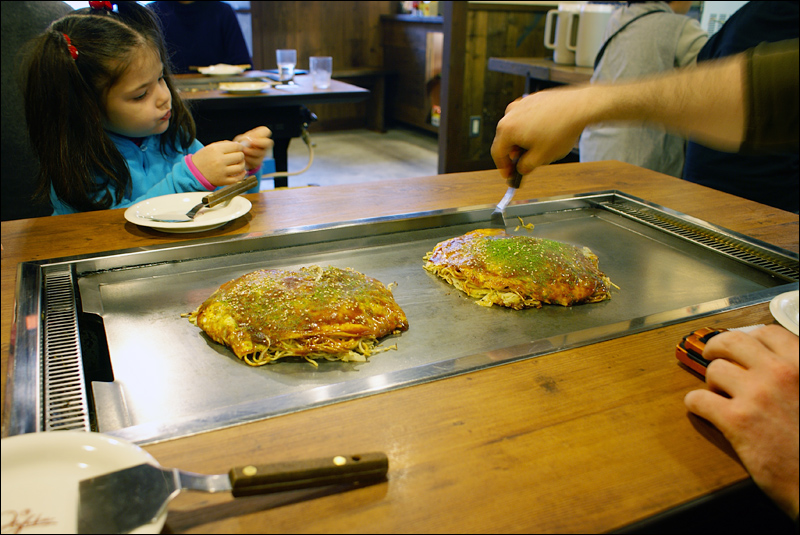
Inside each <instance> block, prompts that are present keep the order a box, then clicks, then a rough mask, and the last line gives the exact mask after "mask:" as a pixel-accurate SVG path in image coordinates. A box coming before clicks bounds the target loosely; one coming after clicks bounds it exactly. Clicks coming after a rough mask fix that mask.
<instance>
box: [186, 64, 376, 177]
mask: <svg viewBox="0 0 800 535" xmlns="http://www.w3.org/2000/svg"><path fill="white" fill-rule="evenodd" d="M266 74H267V73H265V72H261V71H248V72H247V73H246V75H243V76H236V77H224V78H222V77H221V78H212V77H208V76H203V75H199V74H179V75H176V76H175V78H176V85H177V87H178V88H179V89H180V91H181V97H182V98H183V99H184V100H185V101H187V103H188V104H189V106H190V107H191V110H192V115H193V116H194V120H195V123H196V124H197V138H198V139H199V140H200V141H201V142H202V143H203V144H205V145H207V144H209V143H212V142H214V141H220V140H223V139H233V138H234V137H235V136H237V135H239V134H241V133H244V132H246V131H247V130H249V129H251V128H255V127H256V126H261V125H264V126H267V127H268V128H269V129H270V130H272V139H273V140H274V141H275V145H274V147H273V149H272V154H273V157H274V158H275V169H276V171H287V170H288V162H287V159H288V157H287V151H288V149H289V143H290V142H291V140H292V138H295V137H299V136H300V135H301V134H302V131H303V128H304V125H307V124H308V123H310V122H311V121H312V120H313V116H312V114H311V112H309V111H308V109H307V108H306V107H305V106H306V105H310V104H335V103H339V102H360V101H362V100H366V99H367V98H368V97H369V95H370V92H369V90H368V89H364V88H362V87H358V86H355V85H352V84H348V83H345V82H340V81H338V80H331V85H330V87H329V88H327V89H317V88H315V87H314V85H313V83H312V80H311V76H309V75H298V76H295V77H294V82H295V85H293V86H291V89H278V88H274V87H270V88H269V89H266V90H265V91H263V92H262V93H258V94H255V95H250V94H248V95H235V94H229V93H226V92H225V91H220V90H219V89H218V88H217V85H218V83H219V82H220V81H223V80H224V81H243V80H250V81H260V80H261V79H262V78H263V77H264V76H265V75H266ZM263 79H264V80H267V81H271V80H269V79H267V78H263ZM287 185H288V180H287V179H286V177H277V178H275V187H286V186H287Z"/></svg>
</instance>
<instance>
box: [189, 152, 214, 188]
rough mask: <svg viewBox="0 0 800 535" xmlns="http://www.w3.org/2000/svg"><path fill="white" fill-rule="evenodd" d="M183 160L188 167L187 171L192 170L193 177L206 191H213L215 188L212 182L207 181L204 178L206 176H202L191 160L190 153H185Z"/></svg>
mask: <svg viewBox="0 0 800 535" xmlns="http://www.w3.org/2000/svg"><path fill="white" fill-rule="evenodd" d="M184 161H185V162H186V165H187V166H188V167H189V171H191V172H192V174H193V175H194V177H195V178H196V179H197V180H198V181H199V182H200V183H201V184H202V185H203V187H204V188H206V189H207V190H208V191H214V190H215V189H216V188H217V187H216V186H215V185H214V184H212V183H211V182H209V181H208V180H207V179H206V177H204V176H203V173H201V172H200V169H198V168H197V166H196V165H195V164H194V162H193V161H192V155H191V154H187V155H186V157H185V158H184Z"/></svg>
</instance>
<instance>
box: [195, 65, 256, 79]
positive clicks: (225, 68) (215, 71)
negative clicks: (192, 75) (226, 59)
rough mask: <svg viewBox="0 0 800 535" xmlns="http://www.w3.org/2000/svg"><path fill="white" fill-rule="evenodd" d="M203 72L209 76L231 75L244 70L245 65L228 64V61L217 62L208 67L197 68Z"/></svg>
mask: <svg viewBox="0 0 800 535" xmlns="http://www.w3.org/2000/svg"><path fill="white" fill-rule="evenodd" d="M197 70H198V71H199V72H200V73H201V74H205V75H208V76H230V75H231V74H241V73H243V72H244V68H243V67H237V66H236V65H228V64H227V63H217V64H216V65H210V66H208V67H200V68H199V69H197Z"/></svg>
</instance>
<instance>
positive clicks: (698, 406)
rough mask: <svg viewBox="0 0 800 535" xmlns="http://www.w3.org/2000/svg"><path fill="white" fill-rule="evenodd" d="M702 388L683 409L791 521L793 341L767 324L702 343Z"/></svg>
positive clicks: (794, 489) (794, 503)
mask: <svg viewBox="0 0 800 535" xmlns="http://www.w3.org/2000/svg"><path fill="white" fill-rule="evenodd" d="M703 357H704V358H706V359H708V360H711V361H712V362H711V363H710V364H709V365H708V369H707V370H706V383H707V385H708V390H694V391H692V392H689V393H688V394H686V397H685V399H684V402H685V403H686V407H687V408H688V409H689V410H690V411H691V412H693V413H695V414H697V415H698V416H700V417H702V418H705V419H706V420H708V421H709V422H711V423H712V424H714V425H715V426H716V427H717V428H718V429H719V430H720V431H721V432H722V433H723V434H724V435H725V437H726V438H727V439H728V441H730V443H731V445H732V446H733V448H734V449H735V450H736V453H737V454H738V455H739V458H740V459H741V461H742V463H744V466H745V468H746V469H747V471H748V472H749V473H750V475H751V476H752V478H753V481H755V483H756V484H757V485H758V486H759V487H761V489H762V490H763V491H764V492H765V493H766V494H767V495H768V496H769V497H770V498H772V500H774V501H775V503H777V504H778V506H780V507H781V509H783V510H784V511H785V512H786V513H788V514H789V515H790V516H791V517H792V518H797V514H798V509H800V505H798V338H797V336H795V335H794V334H792V333H790V332H789V331H787V330H786V329H784V328H782V327H779V326H777V325H769V326H766V327H762V328H761V329H758V330H755V331H752V332H751V333H742V332H737V331H727V332H724V333H721V334H719V335H717V336H715V337H713V338H712V339H711V340H709V342H708V343H707V344H706V347H705V350H704V351H703Z"/></svg>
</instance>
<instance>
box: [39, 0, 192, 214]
mask: <svg viewBox="0 0 800 535" xmlns="http://www.w3.org/2000/svg"><path fill="white" fill-rule="evenodd" d="M63 34H66V35H67V36H68V37H69V39H70V42H71V44H72V45H73V46H74V47H75V50H76V51H77V54H78V55H77V58H76V59H73V58H72V55H71V53H70V49H69V47H68V44H67V40H66V38H65V37H64V35H63ZM143 49H144V50H147V49H150V50H152V51H153V52H154V53H157V54H158V56H159V57H160V59H161V62H162V63H163V64H164V79H165V81H166V84H167V87H168V88H169V92H170V94H171V95H172V117H171V119H170V123H169V127H168V128H167V130H166V131H165V132H164V133H163V134H161V152H162V153H164V154H166V153H167V152H168V151H176V150H178V145H180V146H181V147H182V148H183V149H187V148H188V147H189V146H190V145H191V144H192V142H193V141H194V138H195V124H194V120H193V119H192V115H191V113H190V112H189V110H188V108H187V107H186V105H185V104H184V103H183V101H182V100H181V98H180V96H179V94H178V92H177V90H176V89H175V85H174V82H173V80H172V75H171V72H170V69H169V61H168V56H167V52H166V49H165V47H164V40H163V37H162V34H161V29H160V25H159V21H158V18H157V17H156V15H155V14H153V13H152V12H151V11H150V10H149V9H147V8H145V7H142V6H141V5H139V4H137V3H136V2H117V11H116V12H112V11H108V10H105V9H100V10H95V9H92V8H87V9H81V10H77V11H75V12H74V13H71V14H69V15H67V16H65V17H63V18H61V19H59V20H57V21H55V22H53V24H51V25H50V28H48V29H47V30H46V31H45V32H44V33H43V34H42V35H40V36H38V37H37V38H36V39H34V40H33V41H32V42H31V43H30V50H29V51H28V54H27V59H26V62H25V65H24V73H25V74H24V76H25V79H24V80H23V83H24V90H23V94H24V96H25V118H26V120H27V123H28V133H29V135H30V138H31V145H32V146H33V149H34V151H36V153H37V155H38V157H39V165H40V170H39V177H38V187H37V190H36V197H37V198H40V199H45V198H47V197H48V196H49V193H50V186H51V185H52V187H53V189H54V190H55V193H56V195H57V196H58V198H59V199H61V200H62V201H64V202H65V203H67V204H69V205H70V206H72V207H73V208H74V209H75V210H78V211H82V212H83V211H89V210H102V209H107V208H109V207H111V206H112V204H113V203H114V202H116V203H119V202H121V201H122V198H123V196H124V194H125V193H126V192H128V191H130V189H131V173H130V169H129V168H128V164H127V162H126V161H125V158H123V156H122V154H120V152H119V150H118V149H117V146H116V145H115V144H114V142H113V141H112V140H111V138H110V137H109V136H108V134H107V132H106V131H105V130H104V128H103V120H104V118H105V109H104V106H103V103H104V102H105V98H106V96H107V94H108V91H109V89H110V88H111V87H112V86H113V85H114V84H115V83H116V82H117V81H118V80H119V79H120V77H121V76H122V75H123V73H124V72H125V70H126V69H127V68H128V66H129V65H130V63H131V61H132V60H133V58H134V57H135V54H136V53H137V52H139V51H141V50H143ZM98 177H99V179H98ZM112 185H113V186H114V189H115V190H116V197H115V198H112V195H111V190H110V189H109V186H112Z"/></svg>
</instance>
